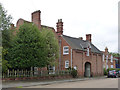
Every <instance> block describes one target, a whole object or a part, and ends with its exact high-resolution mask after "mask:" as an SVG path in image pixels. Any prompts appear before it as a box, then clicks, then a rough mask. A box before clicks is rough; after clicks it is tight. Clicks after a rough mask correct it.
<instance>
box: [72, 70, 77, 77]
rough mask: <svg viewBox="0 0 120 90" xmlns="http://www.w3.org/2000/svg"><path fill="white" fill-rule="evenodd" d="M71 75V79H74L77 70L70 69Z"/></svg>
mask: <svg viewBox="0 0 120 90" xmlns="http://www.w3.org/2000/svg"><path fill="white" fill-rule="evenodd" d="M71 75H72V77H73V78H76V77H77V70H75V69H72V72H71Z"/></svg>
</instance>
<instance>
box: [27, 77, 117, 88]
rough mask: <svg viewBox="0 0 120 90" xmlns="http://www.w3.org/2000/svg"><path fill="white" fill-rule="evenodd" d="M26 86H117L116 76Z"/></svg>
mask: <svg viewBox="0 0 120 90" xmlns="http://www.w3.org/2000/svg"><path fill="white" fill-rule="evenodd" d="M26 88H118V78H104V79H92V80H91V79H90V80H85V81H75V82H63V83H54V84H48V85H38V86H29V87H26Z"/></svg>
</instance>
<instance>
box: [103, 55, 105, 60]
mask: <svg viewBox="0 0 120 90" xmlns="http://www.w3.org/2000/svg"><path fill="white" fill-rule="evenodd" d="M104 60H105V55H104V54H103V62H104Z"/></svg>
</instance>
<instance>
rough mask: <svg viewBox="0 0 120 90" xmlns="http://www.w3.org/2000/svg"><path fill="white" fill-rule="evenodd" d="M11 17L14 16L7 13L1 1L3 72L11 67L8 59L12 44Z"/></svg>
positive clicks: (0, 25) (1, 61) (1, 59)
mask: <svg viewBox="0 0 120 90" xmlns="http://www.w3.org/2000/svg"><path fill="white" fill-rule="evenodd" d="M11 19H12V17H11V16H10V15H7V11H6V10H5V9H4V8H3V7H2V4H1V3H0V65H2V71H3V72H6V71H7V69H8V67H10V65H9V64H8V61H7V54H8V48H9V45H10V30H9V27H10V24H11ZM0 68H1V67H0Z"/></svg>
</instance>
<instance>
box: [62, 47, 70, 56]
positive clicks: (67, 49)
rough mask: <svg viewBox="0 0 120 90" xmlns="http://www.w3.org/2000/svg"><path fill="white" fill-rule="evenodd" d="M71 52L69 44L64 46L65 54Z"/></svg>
mask: <svg viewBox="0 0 120 90" xmlns="http://www.w3.org/2000/svg"><path fill="white" fill-rule="evenodd" d="M66 54H69V47H68V46H64V47H63V55H66Z"/></svg>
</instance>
